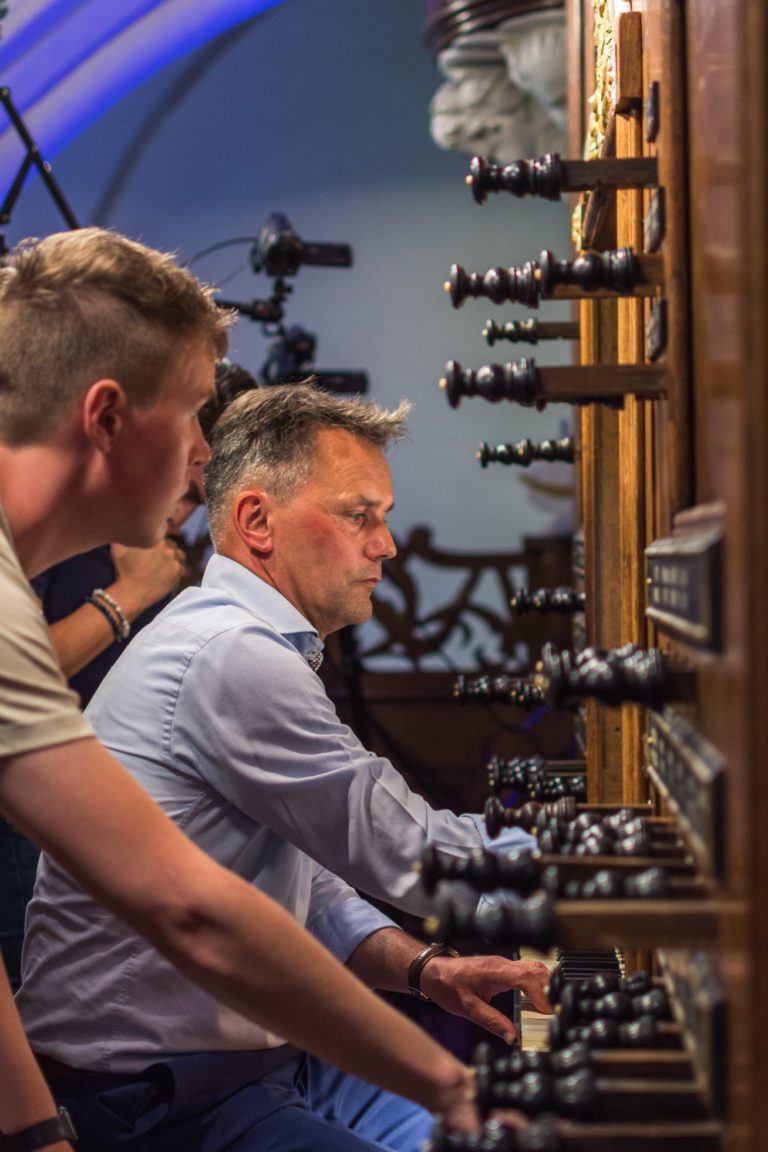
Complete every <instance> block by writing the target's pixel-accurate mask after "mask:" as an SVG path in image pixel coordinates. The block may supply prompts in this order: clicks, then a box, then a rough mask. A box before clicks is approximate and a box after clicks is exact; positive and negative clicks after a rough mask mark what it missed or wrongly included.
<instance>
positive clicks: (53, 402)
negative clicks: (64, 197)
mask: <svg viewBox="0 0 768 1152" xmlns="http://www.w3.org/2000/svg"><path fill="white" fill-rule="evenodd" d="M231 319H232V318H231V314H229V313H227V312H224V311H222V310H221V309H220V308H218V307H217V306H216V304H215V303H214V301H213V298H212V290H211V289H210V288H207V287H205V286H204V285H202V284H200V283H199V281H198V280H197V279H196V278H195V277H194V276H193V275H192V273H191V272H188V271H187V270H186V269H184V268H182V267H180V266H179V264H177V263H176V261H175V259H174V258H173V257H172V256H170V255H167V254H165V253H161V252H157V251H155V250H154V249H152V248H147V247H146V246H145V245H143V244H139V243H137V242H135V241H133V240H128V239H126V238H125V237H124V236H120V235H118V234H117V233H115V232H109V231H105V230H103V229H100V228H82V229H78V230H76V231H73V232H60V233H55V234H54V235H51V236H47V237H45V239H42V240H24V241H22V242H21V243H20V244H19V245H18V246H17V247H16V248H15V249H14V250H13V251H12V252H11V253H10V254H9V255H8V256H7V257H6V258H5V259H4V260H3V261H2V264H0V437H1V438H2V439H3V440H5V441H6V442H7V443H11V444H25V443H34V442H39V441H40V440H44V439H45V438H46V436H47V435H48V433H49V432H50V431H51V429H52V428H53V427H54V426H55V424H56V422H57V420H58V419H59V417H60V416H61V414H62V412H63V411H65V410H66V409H67V408H68V407H69V406H70V405H71V404H72V402H73V401H74V400H75V399H76V398H78V397H79V396H81V395H84V393H85V392H86V390H87V389H88V387H89V386H90V384H92V383H93V382H94V381H96V380H100V379H113V380H116V381H117V382H118V383H120V384H121V385H122V387H123V388H124V389H125V391H126V393H127V394H128V396H129V397H130V398H131V400H132V401H133V402H135V403H137V404H140V405H141V404H149V403H151V402H152V400H153V399H154V397H155V396H156V394H157V391H158V389H159V388H160V386H161V384H162V382H163V379H164V377H165V375H166V374H167V372H168V371H169V370H170V369H171V368H172V366H173V365H174V364H175V362H176V361H177V360H178V358H179V356H180V355H182V354H183V353H184V352H185V351H186V350H187V349H188V348H189V346H190V345H197V346H199V347H205V348H209V349H210V351H211V354H212V356H214V357H216V358H218V357H221V356H223V355H224V353H225V352H226V348H227V330H228V328H229V325H230V324H231Z"/></svg>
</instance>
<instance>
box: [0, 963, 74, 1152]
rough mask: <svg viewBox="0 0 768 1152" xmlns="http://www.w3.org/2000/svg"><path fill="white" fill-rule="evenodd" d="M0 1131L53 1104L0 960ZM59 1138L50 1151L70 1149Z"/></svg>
mask: <svg viewBox="0 0 768 1152" xmlns="http://www.w3.org/2000/svg"><path fill="white" fill-rule="evenodd" d="M0 1084H2V1091H0V1132H3V1133H4V1134H5V1135H11V1134H12V1133H14V1132H20V1131H21V1130H22V1129H23V1128H28V1127H30V1125H32V1124H37V1123H39V1122H40V1121H41V1120H48V1119H50V1118H51V1117H53V1116H55V1115H56V1105H55V1103H54V1101H53V1097H52V1096H51V1093H50V1090H49V1088H48V1085H47V1084H46V1082H45V1080H44V1079H43V1075H42V1073H41V1071H40V1069H39V1068H38V1066H37V1061H36V1060H35V1058H34V1056H33V1055H32V1052H31V1051H30V1048H29V1045H28V1044H27V1040H26V1037H25V1035H24V1030H23V1029H22V1026H21V1021H20V1020H19V1016H18V1013H17V1012H16V1008H15V1005H14V1003H13V995H12V993H11V986H10V984H9V983H8V977H7V975H6V972H5V968H4V967H3V963H2V960H0ZM70 1148H71V1145H70V1144H65V1143H63V1142H61V1141H59V1142H58V1143H57V1144H51V1145H50V1152H70Z"/></svg>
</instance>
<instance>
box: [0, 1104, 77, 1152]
mask: <svg viewBox="0 0 768 1152" xmlns="http://www.w3.org/2000/svg"><path fill="white" fill-rule="evenodd" d="M59 1140H69V1141H70V1142H71V1143H74V1142H75V1140H77V1132H76V1131H75V1126H74V1124H73V1123H72V1117H71V1116H70V1114H69V1112H67V1110H66V1108H59V1112H58V1115H57V1116H52V1117H51V1119H50V1120H41V1121H40V1122H39V1123H38V1124H30V1126H29V1128H22V1130H21V1132H14V1133H13V1135H12V1136H0V1152H36V1149H37V1148H46V1147H47V1146H48V1145H49V1144H56V1143H57V1142H58V1141H59Z"/></svg>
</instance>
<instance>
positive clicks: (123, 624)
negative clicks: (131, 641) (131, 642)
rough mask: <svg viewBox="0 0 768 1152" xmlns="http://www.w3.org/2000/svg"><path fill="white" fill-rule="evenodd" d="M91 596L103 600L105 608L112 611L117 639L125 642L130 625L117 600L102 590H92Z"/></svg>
mask: <svg viewBox="0 0 768 1152" xmlns="http://www.w3.org/2000/svg"><path fill="white" fill-rule="evenodd" d="M91 596H95V597H96V598H97V599H98V600H103V601H104V603H105V604H106V605H107V607H108V608H111V609H112V612H113V614H114V616H115V618H116V621H117V624H118V626H119V632H118V639H119V640H127V639H128V637H129V636H130V634H131V625H130V621H129V620H128V617H127V616H126V614H125V612H123V610H122V608H121V607H120V605H119V604H118V602H117V600H115V599H114V597H112V596H110V594H109V592H105V591H104V589H103V588H94V590H93V592H91Z"/></svg>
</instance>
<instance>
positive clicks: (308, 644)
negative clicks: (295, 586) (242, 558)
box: [202, 554, 323, 669]
mask: <svg viewBox="0 0 768 1152" xmlns="http://www.w3.org/2000/svg"><path fill="white" fill-rule="evenodd" d="M202 587H203V588H208V589H219V590H221V591H223V592H226V593H227V594H228V595H230V596H231V597H232V598H233V599H235V600H237V602H238V603H239V604H241V605H242V606H243V607H244V608H246V609H247V610H248V611H249V612H252V613H253V615H254V616H256V617H257V618H258V619H259V620H265V621H267V622H268V623H269V624H271V625H272V627H273V628H275V629H276V630H277V631H278V632H279V633H280V635H281V636H284V637H285V639H286V640H289V641H290V643H291V644H293V646H294V648H296V649H297V650H298V651H299V652H300V653H301V655H302V656H303V657H304V659H305V660H306V661H307V663H308V664H310V666H311V667H313V668H315V669H316V668H317V667H318V666H319V663H320V660H322V654H323V642H322V640H321V639H320V637H319V636H318V634H317V629H316V628H313V627H312V625H311V624H310V623H309V621H308V620H307V619H306V617H304V616H302V614H301V612H299V610H298V608H294V606H293V604H291V602H290V600H286V598H285V596H283V594H282V592H278V590H277V588H273V587H272V585H271V584H267V582H266V580H262V579H261V577H260V576H257V575H256V573H255V572H251V570H250V569H249V568H246V567H245V566H244V565H243V564H239V563H238V562H237V560H231V559H230V558H229V557H228V556H219V555H218V554H216V555H214V556H212V557H211V559H210V560H209V561H208V563H207V565H206V567H205V572H204V573H203V579H202Z"/></svg>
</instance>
